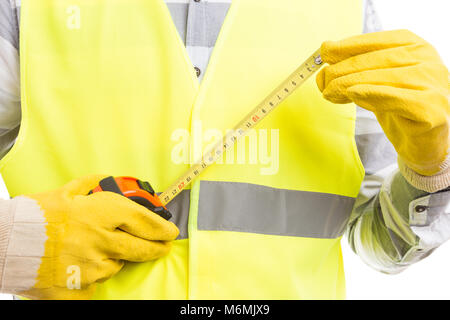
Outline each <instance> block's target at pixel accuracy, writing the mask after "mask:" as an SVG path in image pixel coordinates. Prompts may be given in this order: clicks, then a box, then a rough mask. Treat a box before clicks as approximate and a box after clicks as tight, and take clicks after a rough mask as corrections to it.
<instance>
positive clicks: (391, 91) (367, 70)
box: [317, 30, 450, 176]
mask: <svg viewBox="0 0 450 320" xmlns="http://www.w3.org/2000/svg"><path fill="white" fill-rule="evenodd" d="M321 55H322V59H323V60H324V61H325V62H327V63H328V64H329V66H326V67H325V68H324V69H322V70H321V72H320V73H319V74H318V76H317V84H318V86H319V89H320V90H321V91H322V92H323V96H324V97H325V99H327V100H329V101H331V102H334V103H350V102H354V103H356V104H357V105H359V106H361V107H363V108H365V109H367V110H370V111H373V112H374V113H375V115H376V117H377V119H378V121H379V123H380V125H381V126H382V128H383V130H384V131H385V133H386V135H387V137H388V138H389V140H390V141H391V142H392V144H393V145H394V147H395V149H396V150H397V153H398V154H399V156H400V158H401V160H403V161H404V162H405V163H406V165H407V166H408V167H409V168H411V169H413V170H414V171H415V172H417V173H419V174H421V175H425V176H430V175H433V174H436V173H437V172H439V171H440V169H441V166H442V164H443V163H444V161H445V160H446V157H447V152H448V147H449V143H448V140H449V129H448V121H449V115H450V108H449V101H448V95H449V82H448V81H449V77H448V70H447V68H446V67H445V65H444V64H443V62H442V61H441V59H440V57H439V55H438V53H437V52H436V50H435V49H434V48H433V47H432V46H431V45H430V44H428V43H427V42H426V41H424V40H423V39H421V38H420V37H418V36H417V35H415V34H413V33H411V32H410V31H407V30H396V31H385V32H375V33H368V34H364V35H358V36H355V37H351V38H348V39H345V40H342V41H337V42H334V41H328V42H325V43H323V44H322V47H321Z"/></svg>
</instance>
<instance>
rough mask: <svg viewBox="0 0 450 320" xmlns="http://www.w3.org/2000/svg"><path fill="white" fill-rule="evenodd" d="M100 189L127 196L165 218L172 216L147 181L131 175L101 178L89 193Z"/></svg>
mask: <svg viewBox="0 0 450 320" xmlns="http://www.w3.org/2000/svg"><path fill="white" fill-rule="evenodd" d="M101 191H110V192H114V193H117V194H120V195H122V196H124V197H127V198H128V199H130V200H132V201H134V202H136V203H138V204H140V205H142V206H144V207H146V208H147V209H149V210H150V211H152V212H154V213H156V214H157V215H159V216H161V217H162V218H164V219H166V220H169V219H170V218H171V217H172V214H171V213H170V212H169V210H167V208H166V207H165V206H164V205H163V204H162V202H161V200H159V198H158V195H157V194H156V193H155V191H154V190H153V188H152V186H151V185H150V183H148V182H147V181H141V180H138V179H135V178H132V177H116V178H114V177H107V178H105V179H103V180H101V181H100V183H99V185H98V186H97V187H95V188H94V189H92V190H91V191H90V192H89V194H92V193H94V192H101Z"/></svg>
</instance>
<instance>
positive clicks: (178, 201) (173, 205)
mask: <svg viewBox="0 0 450 320" xmlns="http://www.w3.org/2000/svg"><path fill="white" fill-rule="evenodd" d="M190 194H191V192H190V190H183V191H181V193H180V194H179V195H178V196H177V197H176V198H175V199H173V201H171V202H170V203H169V204H168V205H167V209H169V211H170V213H171V214H172V218H171V219H170V221H171V222H173V223H175V225H176V226H177V227H178V229H179V230H180V234H179V235H178V238H177V240H181V239H187V238H188V217H189V204H190V199H189V198H190Z"/></svg>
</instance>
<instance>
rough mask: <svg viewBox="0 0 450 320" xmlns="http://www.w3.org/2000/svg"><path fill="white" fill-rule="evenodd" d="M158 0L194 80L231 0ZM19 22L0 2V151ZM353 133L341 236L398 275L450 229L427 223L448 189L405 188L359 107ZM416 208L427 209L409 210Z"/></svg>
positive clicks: (11, 132)
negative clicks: (351, 190)
mask: <svg viewBox="0 0 450 320" xmlns="http://www.w3.org/2000/svg"><path fill="white" fill-rule="evenodd" d="M165 2H166V4H167V6H168V8H169V11H170V13H171V15H172V18H173V22H174V24H175V25H176V27H177V29H178V32H179V36H180V38H181V40H182V41H183V42H184V43H185V45H186V48H187V51H188V54H189V56H190V58H191V61H192V65H193V68H195V70H196V72H197V75H198V78H199V81H201V80H202V77H203V75H204V73H205V70H206V68H207V67H208V62H209V58H210V55H211V52H212V50H213V48H214V45H215V42H216V39H217V37H218V34H219V32H220V30H221V27H222V24H223V21H224V19H225V17H226V15H227V12H228V9H229V7H230V5H231V2H232V0H165ZM363 14H364V18H365V19H364V29H363V30H362V31H363V32H374V31H379V30H381V25H380V23H379V20H378V18H377V13H376V11H375V9H374V6H373V3H372V0H366V1H365V2H364V12H363ZM19 20H20V0H0V156H3V155H4V154H6V153H7V152H8V150H9V149H10V148H11V147H12V145H13V144H14V140H15V138H16V137H17V133H18V130H19V126H20V117H21V110H20V82H19V25H20V21H19ZM324 40H326V39H324ZM355 136H356V142H357V146H358V151H359V154H360V157H361V160H362V162H363V164H364V167H365V170H366V177H365V179H364V182H363V184H362V186H361V190H360V193H359V196H358V198H357V201H356V204H355V207H354V209H353V212H352V215H351V218H350V221H349V224H348V228H347V235H348V239H349V242H350V245H351V247H352V248H353V250H354V251H355V252H356V253H358V254H359V255H360V256H361V258H362V259H363V260H364V261H365V262H366V263H367V264H369V265H371V266H372V267H374V268H375V269H377V270H379V271H382V272H386V273H397V272H400V271H402V270H403V269H405V268H406V267H407V266H409V265H410V264H412V263H414V262H416V261H419V260H421V259H422V258H424V257H426V256H427V255H429V254H430V253H431V252H432V251H433V250H434V249H435V248H436V247H437V246H439V245H440V244H442V243H443V242H444V241H445V240H446V237H443V236H442V235H443V234H444V235H445V234H449V233H450V230H445V223H444V224H443V227H442V228H444V229H442V228H441V226H440V225H436V223H434V224H433V222H432V221H439V219H443V218H442V217H446V213H447V215H448V213H449V212H448V211H449V209H448V208H446V207H447V204H448V203H449V202H450V191H446V192H440V193H437V194H428V193H426V192H424V191H421V190H418V189H416V188H414V187H413V186H412V185H410V184H409V183H408V182H407V181H406V180H405V178H404V177H403V176H402V175H401V173H400V172H399V171H398V169H397V164H396V159H397V154H396V152H395V150H394V148H393V146H392V145H391V143H390V142H389V140H388V139H387V138H386V136H385V134H384V133H383V130H382V129H381V127H380V125H379V123H378V121H377V119H376V117H375V116H374V115H373V113H371V112H369V111H366V110H364V109H362V108H359V107H358V109H357V120H356V132H355ZM418 206H421V208H426V210H425V211H423V210H420V212H419V211H418V210H415V208H416V207H418ZM427 215H429V216H432V217H434V220H433V219H427V218H426V217H427ZM448 216H450V215H448ZM424 217H425V219H424ZM436 217H437V218H436ZM447 225H450V223H447ZM447 229H450V228H447Z"/></svg>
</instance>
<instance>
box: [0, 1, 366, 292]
mask: <svg viewBox="0 0 450 320" xmlns="http://www.w3.org/2000/svg"><path fill="white" fill-rule="evenodd" d="M360 2H361V1H359V0H340V1H335V0H320V1H306V0H277V1H274V0H234V1H233V3H232V5H231V8H230V10H229V12H228V15H227V17H226V20H225V22H224V25H223V28H222V30H221V32H220V35H219V38H218V40H217V43H216V45H215V48H214V51H213V53H212V56H211V60H210V63H209V66H208V69H207V71H206V74H205V76H204V79H203V81H202V83H201V84H199V82H198V79H197V77H196V74H195V70H194V68H193V66H192V63H191V62H190V60H189V58H188V54H187V51H186V49H185V47H184V45H183V42H182V41H181V39H180V38H179V35H178V33H177V29H176V27H175V25H174V24H173V21H172V19H171V16H170V12H169V11H168V8H167V6H166V5H165V3H164V2H163V0H151V1H149V0H108V1H102V0H41V1H35V0H22V13H21V15H22V16H21V46H20V59H21V85H22V109H23V116H22V126H21V129H20V133H19V137H18V140H17V142H16V144H15V146H14V147H13V148H12V150H11V151H10V152H9V153H8V154H7V155H6V157H5V158H4V159H3V160H2V161H1V164H0V167H1V174H2V176H3V178H4V180H5V182H6V185H7V187H8V190H9V192H10V194H11V195H12V196H15V195H19V194H27V193H35V192H40V191H44V190H50V189H54V188H57V187H59V186H61V185H63V184H64V183H67V182H68V181H70V180H71V179H74V178H77V177H80V176H83V175H87V174H93V173H105V174H110V175H115V176H135V177H139V178H140V179H145V180H148V181H150V182H151V183H152V185H153V186H154V187H155V188H156V189H157V191H163V190H165V189H166V188H167V187H168V186H169V185H170V184H172V183H173V182H174V181H175V180H176V179H177V178H178V177H179V176H180V175H181V174H182V173H183V172H184V171H185V170H187V169H188V168H189V163H179V162H177V161H174V153H177V152H174V148H176V146H177V145H179V143H180V140H179V139H178V138H177V132H187V133H191V135H190V136H189V141H188V142H189V143H190V145H189V146H190V148H193V146H194V145H197V146H198V145H199V144H200V145H202V146H206V145H207V144H208V143H210V142H211V141H209V139H208V138H206V137H205V135H202V134H200V135H196V134H192V133H193V131H195V126H196V124H198V123H201V127H202V130H203V132H206V131H207V130H210V129H211V130H212V129H214V130H216V131H217V130H219V131H221V132H222V133H225V132H226V130H227V129H230V128H233V126H234V125H235V124H236V123H237V122H238V121H239V120H240V119H241V118H243V117H244V116H245V115H246V114H247V113H248V112H249V111H250V110H251V109H252V108H254V107H255V106H256V105H257V104H258V103H259V102H260V101H261V100H262V99H263V98H265V97H266V95H267V94H268V93H270V92H271V91H272V90H273V89H274V88H275V87H276V86H277V85H278V84H279V83H281V82H282V81H283V80H284V79H285V78H286V77H287V76H288V75H289V74H290V73H291V72H292V71H293V70H295V69H296V67H298V66H299V65H300V64H301V63H302V62H303V61H304V59H305V58H306V57H308V56H309V55H310V54H311V53H312V52H314V51H315V50H316V49H317V48H318V47H319V46H320V45H321V43H322V41H324V40H339V39H342V38H344V37H347V36H351V35H355V34H358V33H360V32H361V29H362V21H361V20H362V8H361V4H360ZM354 123H355V107H354V106H353V105H350V104H348V105H334V104H331V103H329V102H327V101H325V100H324V99H323V98H322V96H321V93H320V92H319V90H318V89H317V86H316V84H315V81H314V79H313V78H311V79H309V80H308V82H307V83H306V84H305V85H303V86H302V87H301V88H300V89H298V90H297V91H296V92H295V93H293V94H292V96H290V97H289V98H288V99H287V100H286V101H285V102H283V104H282V105H280V106H279V107H278V109H277V110H275V111H274V113H273V114H271V115H270V116H269V117H267V118H266V119H265V120H264V121H263V122H262V123H261V124H260V125H259V127H258V128H257V137H258V139H260V140H259V142H261V141H263V140H264V139H262V138H261V137H263V136H264V135H266V136H267V139H266V140H267V141H269V142H270V141H271V140H270V139H272V138H273V139H276V137H278V138H277V139H278V140H277V141H278V146H277V147H274V148H273V149H274V150H271V151H273V152H275V151H276V152H277V155H278V156H277V159H278V160H277V161H278V163H277V168H276V172H275V173H273V172H269V173H267V172H262V171H261V168H262V167H263V165H262V164H261V163H260V162H258V163H256V164H255V163H249V161H248V160H247V161H245V162H244V163H234V164H227V163H226V162H225V163H224V164H215V165H213V166H212V167H211V168H208V169H207V170H206V171H205V172H204V174H202V176H201V178H200V179H198V180H197V181H195V182H194V183H193V185H192V187H191V189H190V190H187V191H184V192H183V193H182V194H181V195H180V196H178V197H177V198H176V200H174V202H173V203H171V204H170V206H169V208H170V209H171V210H172V212H173V213H174V215H175V217H174V221H175V222H176V224H177V225H178V226H179V228H180V230H181V235H180V237H179V239H178V240H176V241H175V242H174V245H173V248H172V250H171V252H170V253H169V255H167V256H166V257H163V258H161V259H159V260H156V261H151V262H146V263H128V264H126V265H125V267H124V268H123V270H122V271H121V272H119V273H118V274H117V275H116V276H114V277H113V278H112V279H110V280H108V281H106V282H104V283H102V284H101V285H99V286H98V289H97V291H96V294H95V298H99V299H106V298H115V299H128V298H137V299H139V298H143V299H186V298H188V299H215V298H223V299H228V298H234V299H241V298H254V299H259V298H267V299H272V298H273V299H315V298H343V297H344V294H345V293H344V291H345V284H344V273H343V262H342V256H341V247H340V240H341V236H342V234H343V232H344V229H345V226H346V223H347V221H348V218H349V215H350V213H351V209H352V206H353V203H354V200H355V197H356V196H357V194H358V191H359V187H360V184H361V181H362V178H363V176H364V169H363V167H362V165H361V162H360V159H359V157H358V152H357V149H356V145H355V141H354ZM180 130H181V131H180ZM271 130H276V132H277V135H273V136H271V134H270V132H273V131H271ZM261 132H262V133H261ZM177 139H178V140H177ZM269 142H267V144H268V146H265V145H264V143H259V145H258V148H265V147H268V148H269V149H271V148H272V147H271V146H272V144H271V143H269ZM274 145H275V146H276V144H274ZM244 146H245V147H246V148H247V149H251V146H250V143H246V145H244ZM181 149H182V148H181ZM247 151H249V150H247Z"/></svg>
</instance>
